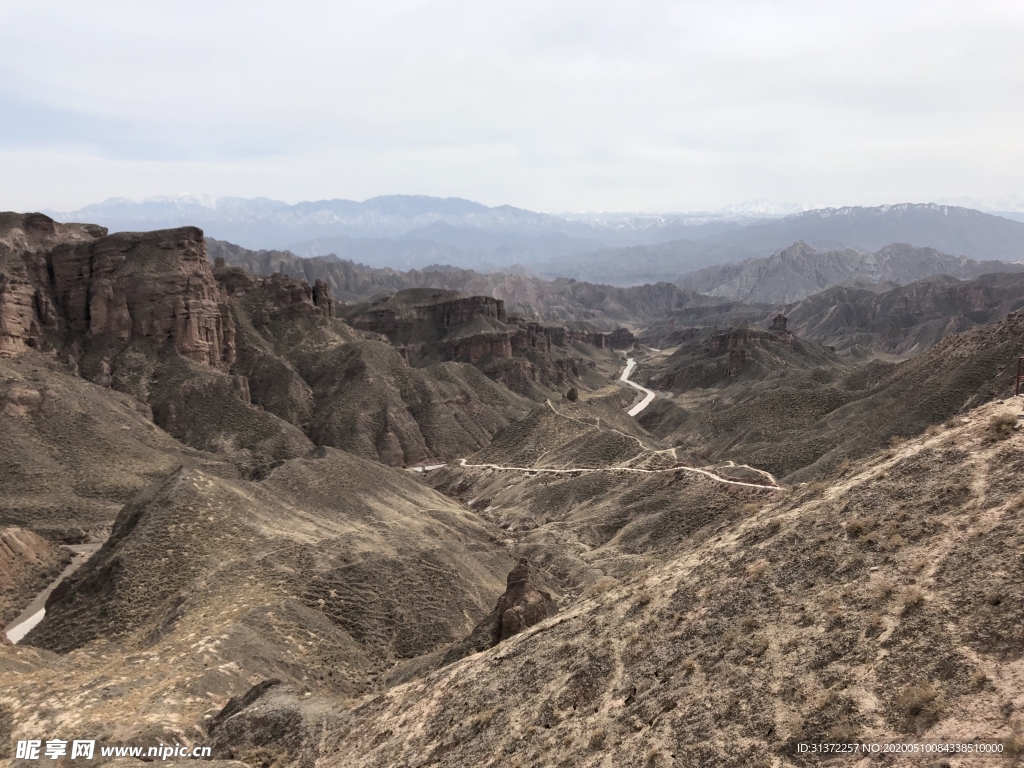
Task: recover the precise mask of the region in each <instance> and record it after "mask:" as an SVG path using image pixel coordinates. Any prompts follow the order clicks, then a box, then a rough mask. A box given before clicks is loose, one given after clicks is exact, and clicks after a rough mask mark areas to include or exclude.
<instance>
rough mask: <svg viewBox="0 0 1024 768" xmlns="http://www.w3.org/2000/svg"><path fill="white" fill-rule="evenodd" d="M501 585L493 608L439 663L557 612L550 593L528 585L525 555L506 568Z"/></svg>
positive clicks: (476, 650) (494, 642)
mask: <svg viewBox="0 0 1024 768" xmlns="http://www.w3.org/2000/svg"><path fill="white" fill-rule="evenodd" d="M505 584H506V586H505V591H504V592H502V593H501V595H500V596H499V597H498V603H497V605H495V607H494V610H492V611H491V612H490V613H489V614H488V615H487V617H486V618H485V619H483V620H482V621H481V622H480V623H479V624H477V625H476V627H474V628H473V631H472V632H471V633H470V634H469V635H468V636H467V637H466V638H464V639H463V640H462V641H461V642H459V643H456V644H455V645H454V646H452V647H451V648H450V649H449V650H448V652H447V653H446V654H445V655H444V658H443V659H442V661H441V663H442V665H444V664H451V663H452V662H455V661H458V660H459V659H461V658H463V657H465V656H468V655H470V654H472V653H479V652H480V651H484V650H486V649H488V648H493V647H494V646H496V645H497V644H498V643H500V642H501V641H502V640H507V639H508V638H510V637H512V636H513V635H517V634H519V633H520V632H522V631H523V630H524V629H527V628H529V627H532V626H533V625H534V624H539V623H540V622H542V621H544V619H546V618H548V617H549V616H554V615H555V613H557V612H558V608H557V606H556V604H555V601H554V600H553V599H552V598H551V595H550V594H548V593H547V592H545V591H543V590H540V589H537V588H536V587H535V586H533V585H531V584H530V562H529V560H527V559H526V558H525V557H522V558H520V559H519V564H518V565H516V566H515V568H513V569H512V570H511V571H509V574H508V578H507V579H506V582H505Z"/></svg>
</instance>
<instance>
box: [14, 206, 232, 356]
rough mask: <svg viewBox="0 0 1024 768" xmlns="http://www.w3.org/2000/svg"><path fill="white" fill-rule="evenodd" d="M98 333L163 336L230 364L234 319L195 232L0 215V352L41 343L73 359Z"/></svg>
mask: <svg viewBox="0 0 1024 768" xmlns="http://www.w3.org/2000/svg"><path fill="white" fill-rule="evenodd" d="M99 338H104V340H105V341H106V342H110V343H112V344H113V345H114V346H115V347H116V346H121V347H123V346H125V345H126V344H127V343H128V342H129V341H131V340H133V339H136V338H143V339H148V340H150V341H152V342H153V343H154V344H156V345H158V346H159V345H162V344H164V343H167V342H169V343H170V344H171V345H172V346H173V348H174V349H175V350H176V351H177V352H178V353H179V354H181V355H182V356H183V357H187V358H189V359H191V360H195V361H196V362H200V363H204V364H206V365H210V366H213V367H220V368H226V367H227V366H229V365H230V364H231V363H232V362H233V360H234V356H235V348H234V325H233V323H232V322H231V318H230V314H229V312H228V307H227V296H226V294H225V292H224V290H223V288H221V286H220V285H219V284H218V283H217V281H216V280H215V279H214V276H213V272H212V270H211V269H210V266H209V264H208V263H207V261H206V246H205V243H204V241H203V233H202V230H199V229H197V228H195V227H181V228H179V229H172V230H164V231H160V232H143V233H134V232H119V233H116V234H113V235H108V234H107V233H106V230H105V229H103V228H102V227H96V226H93V225H83V224H58V223H56V222H54V221H53V220H52V219H50V218H49V217H47V216H44V215H42V214H37V213H29V214H17V213H4V214H0V351H2V352H6V353H9V354H16V353H18V352H20V351H23V350H24V349H26V348H28V347H38V346H44V345H49V346H52V347H55V348H61V347H67V348H69V351H70V352H71V354H72V356H73V357H76V358H77V357H78V354H79V353H80V350H81V348H82V346H83V345H85V344H88V343H89V342H91V341H93V340H96V339H99ZM75 342H78V344H77V345H76V344H75ZM118 342H120V344H118ZM108 365H109V361H108Z"/></svg>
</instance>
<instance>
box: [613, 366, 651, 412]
mask: <svg viewBox="0 0 1024 768" xmlns="http://www.w3.org/2000/svg"><path fill="white" fill-rule="evenodd" d="M634 368H636V360H635V359H633V358H632V357H630V358H627V359H626V368H625V370H623V371H622V375H621V376H620V377H619V381H622V382H624V383H626V384H629V386H631V387H632V388H633V389H635V390H637V391H639V392H643V393H644V394H645V395H646V397H644V399H643V400H641V401H640V402H639V403H637V404H636V405H634V406H633V407H632V408H630V409H629V410H628V411H626V413H628V414H629V415H630V416H636V415H637V414H638V413H640V412H641V411H642V410H643V409H644V408H646V407H647V406H648V405H650V404H651V401H652V400H654V398H655V394H654V392H652V391H651V390H649V389H647V387H641V386H640V385H639V384H637V383H636V382H633V381H630V380H629V377H630V374H632V373H633V369H634Z"/></svg>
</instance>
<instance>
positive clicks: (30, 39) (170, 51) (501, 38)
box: [0, 0, 1024, 211]
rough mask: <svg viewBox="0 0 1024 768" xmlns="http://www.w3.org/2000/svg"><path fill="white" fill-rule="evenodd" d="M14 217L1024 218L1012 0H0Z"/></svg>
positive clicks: (1019, 31) (1020, 60)
mask: <svg viewBox="0 0 1024 768" xmlns="http://www.w3.org/2000/svg"><path fill="white" fill-rule="evenodd" d="M0 18H2V20H3V21H2V23H0V209H17V210H26V209H31V208H43V207H49V208H55V209H59V210H69V209H72V208H77V207H80V206H82V205H84V204H86V203H91V202H97V201H100V200H102V199H104V198H107V197H111V196H123V197H131V198H142V197H147V196H150V195H159V194H177V193H183V192H189V193H193V194H208V195H214V196H220V195H237V196H243V197H253V196H259V195H263V196H267V197H273V198H277V199H282V200H287V201H289V202H296V201H298V200H312V199H319V198H330V197H346V198H353V199H364V198H367V197H371V196H374V195H378V194H390V193H416V194H432V195H442V196H459V197H468V198H471V199H474V200H479V201H480V202H483V203H486V204H489V205H496V204H500V203H511V204H513V205H518V206H522V207H526V208H531V209H534V210H546V211H568V210H654V211H669V210H701V209H710V208H716V207H719V206H722V205H726V204H730V203H737V202H740V201H743V200H748V199H751V198H762V199H769V200H773V201H780V202H781V201H794V202H811V203H825V204H836V205H839V204H868V205H873V204H879V203H884V202H902V201H913V202H928V201H931V200H938V199H948V198H957V197H961V196H969V197H975V198H980V199H983V200H984V199H988V200H995V199H999V198H1008V197H1010V196H1013V195H1017V196H1019V197H1020V198H1021V199H1022V202H1024V190H1022V189H1021V186H1022V185H1021V180H1022V179H1024V44H1022V41H1024V2H1020V0H1008V1H1006V2H980V1H979V0H973V1H972V2H963V0H958V1H957V2H942V1H941V0H929V1H928V2H909V1H905V0H886V2H869V1H867V0H856V1H854V0H850V1H849V2H842V3H830V2H824V1H823V0H814V1H813V2H780V1H775V2H752V1H751V2H724V1H722V0H715V2H711V1H710V0H705V1H703V2H693V3H688V2H679V3H663V2H636V0H633V1H632V2H628V3H627V2H622V3H609V2H597V1H595V0H586V1H585V2H584V1H581V2H575V1H573V2H557V1H556V2H552V0H545V1H544V2H532V1H531V0H527V1H524V0H518V1H517V2H506V3H501V4H498V3H487V2H480V0H475V1H473V2H448V1H442V2H414V1H412V0H399V1H389V0H374V1H373V2H322V3H317V2H299V1H297V0H288V2H254V1H253V0H245V1H244V2H233V1H230V0H216V1H215V2H211V0H203V1H202V2H189V1H186V0H175V1H174V2H162V1H158V0H153V1H152V2H150V1H148V0H147V1H146V2H139V1H138V0H134V1H133V2H95V1H90V2H87V3H85V2H67V3H53V2H45V1H44V0H28V1H26V2H12V1H11V0H0Z"/></svg>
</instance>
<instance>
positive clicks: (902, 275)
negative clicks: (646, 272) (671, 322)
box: [679, 242, 1024, 304]
mask: <svg viewBox="0 0 1024 768" xmlns="http://www.w3.org/2000/svg"><path fill="white" fill-rule="evenodd" d="M1021 253H1022V254H1024V249H1022V250H1021ZM989 272H1024V265H1018V264H1007V263H1004V262H999V261H981V262H978V261H974V260H973V259H968V258H966V257H963V256H959V257H955V256H949V255H947V254H945V253H941V252H939V251H937V250H935V249H933V248H918V247H914V246H911V245H907V244H905V243H896V244H893V245H887V246H886V247H885V248H882V249H881V250H879V251H876V252H874V253H861V252H859V251H856V250H854V249H852V248H847V249H845V250H841V251H832V250H829V251H824V250H818V249H816V248H814V247H813V246H810V245H808V244H807V243H805V242H796V243H794V244H793V245H791V246H789V247H788V248H785V249H783V250H781V251H778V252H777V253H775V254H773V255H772V256H770V257H768V258H761V259H750V260H747V261H743V262H740V263H739V264H722V265H718V266H714V267H707V268H706V269H701V270H698V271H696V272H693V273H691V274H689V275H687V276H686V277H685V278H682V279H681V280H680V281H679V286H680V287H681V288H683V289H684V290H689V291H695V292H697V293H703V294H708V295H710V296H720V297H722V298H726V299H732V300H734V301H746V302H755V303H757V302H760V303H769V304H788V303H791V302H794V301H799V300H800V299H804V298H806V297H807V296H810V295H812V294H816V293H818V292H819V291H822V290H825V289H827V288H831V287H832V286H834V285H843V284H846V283H856V282H859V281H862V282H865V283H886V282H892V283H895V284H897V285H903V284H905V283H909V282H913V281H915V280H921V279H923V278H926V277H929V276H931V275H949V276H951V277H956V278H961V279H970V278H975V277H979V276H980V275H983V274H986V273H989Z"/></svg>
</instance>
